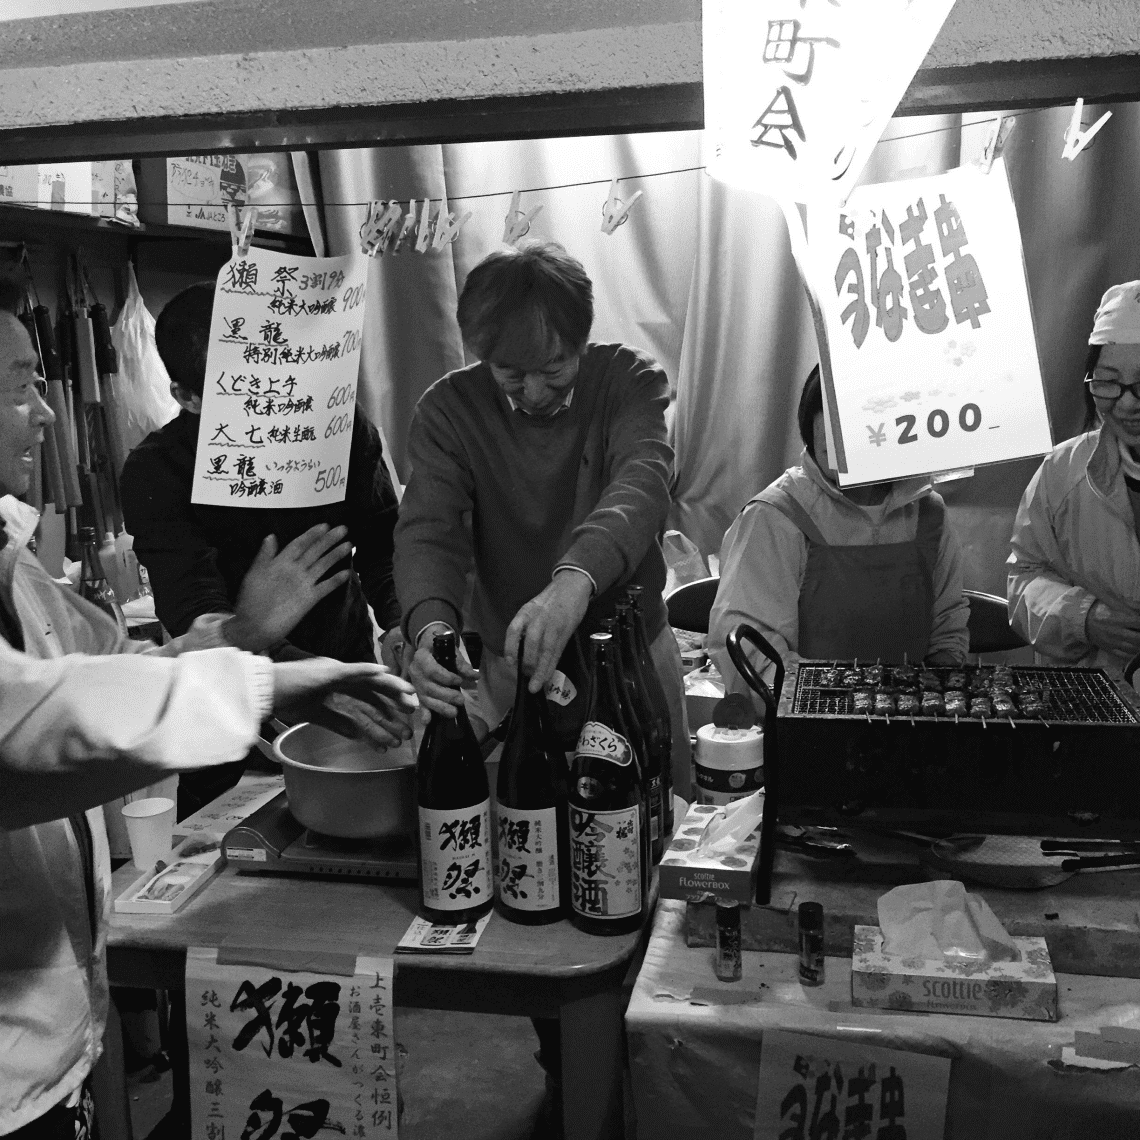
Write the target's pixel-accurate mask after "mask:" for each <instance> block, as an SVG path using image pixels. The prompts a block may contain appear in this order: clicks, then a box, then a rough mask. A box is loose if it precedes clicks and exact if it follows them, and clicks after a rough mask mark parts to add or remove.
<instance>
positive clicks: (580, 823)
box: [570, 804, 642, 918]
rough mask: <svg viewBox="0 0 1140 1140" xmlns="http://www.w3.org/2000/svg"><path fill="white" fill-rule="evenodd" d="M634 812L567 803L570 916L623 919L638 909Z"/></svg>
mask: <svg viewBox="0 0 1140 1140" xmlns="http://www.w3.org/2000/svg"><path fill="white" fill-rule="evenodd" d="M640 810H641V809H640V808H638V807H636V806H634V807H629V808H621V809H619V810H618V811H584V810H583V809H582V808H579V807H575V806H574V805H573V804H571V805H570V904H571V906H573V908H574V911H575V913H576V914H580V915H582V916H584V917H586V918H628V917H629V916H630V915H633V914H637V912H638V911H640V910H641V858H642V849H641V844H642V839H641V820H640Z"/></svg>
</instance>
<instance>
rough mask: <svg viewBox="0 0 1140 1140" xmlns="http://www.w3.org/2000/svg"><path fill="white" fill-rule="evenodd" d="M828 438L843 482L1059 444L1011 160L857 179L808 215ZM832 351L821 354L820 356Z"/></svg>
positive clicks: (979, 460)
mask: <svg viewBox="0 0 1140 1140" xmlns="http://www.w3.org/2000/svg"><path fill="white" fill-rule="evenodd" d="M808 228H809V233H808V237H809V242H808V253H807V258H808V265H807V274H806V275H807V278H808V283H809V286H810V292H811V294H812V296H813V308H814V310H815V314H816V318H817V326H818V327H817V332H819V333H820V343H821V358H822V360H823V364H824V367H823V369H822V372H823V380H824V392H825V397H826V400H825V405H826V410H827V413H828V414H827V416H826V417H825V419H826V420H827V427H828V433H827V443H828V451H829V453H830V456H831V459H832V462H833V465H834V467H835V468H836V469H837V470H838V473H839V482H840V484H842V485H845V486H846V485H850V484H857V483H871V482H877V481H881V480H888V479H898V478H902V477H905V476H909V475H922V474H928V473H931V472H939V471H950V470H956V469H960V468H964V467H973V466H976V465H979V464H983V463H996V462H999V461H1002V460H1007V459H1020V458H1023V457H1025V456H1030V455H1041V454H1043V453H1045V452H1047V451H1048V450H1049V449H1050V448H1051V447H1052V445H1053V443H1052V436H1051V434H1050V429H1049V417H1048V414H1047V411H1046V406H1045V392H1044V388H1043V386H1042V381H1041V367H1040V362H1039V360H1038V356H1037V344H1036V340H1035V338H1034V332H1033V318H1032V314H1031V312H1030V307H1029V291H1028V288H1027V286H1026V280H1025V266H1024V262H1023V258H1022V248H1021V233H1020V230H1019V228H1018V223H1017V213H1016V211H1015V209H1014V204H1013V197H1012V195H1011V194H1010V189H1009V181H1008V178H1007V177H1006V171H1005V165H1004V163H1003V161H1002V160H1001V159H999V160H998V161H997V162H995V163H994V166H993V169H992V170H991V171H990V173H988V174H986V173H983V171H982V170H981V169H980V168H979V167H976V166H966V167H960V168H958V169H956V170H951V171H948V172H947V173H945V174H939V175H936V176H934V177H931V178H917V179H910V180H906V181H901V182H888V183H884V184H881V185H876V186H862V187H859V188H858V189H857V190H855V192H854V193H853V194H852V195H851V197H850V199H849V200H848V201H847V204H846V205H845V206H844V207H843V208H842V209H840V210H838V211H836V212H831V211H827V210H822V211H819V212H815V211H813V212H812V213H811V215H810V217H809V227H808ZM825 350H826V351H825Z"/></svg>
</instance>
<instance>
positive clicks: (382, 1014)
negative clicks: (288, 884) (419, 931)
mask: <svg viewBox="0 0 1140 1140" xmlns="http://www.w3.org/2000/svg"><path fill="white" fill-rule="evenodd" d="M217 957H218V953H217V951H216V950H213V949H208V948H203V947H197V946H192V947H190V948H189V949H188V951H187V954H186V1027H187V1039H188V1043H189V1047H190V1106H191V1123H192V1131H191V1135H192V1136H193V1140H227V1137H228V1140H309V1138H311V1137H314V1136H318V1135H320V1136H326V1135H339V1136H343V1137H347V1138H348V1140H379V1138H381V1137H383V1138H384V1140H388V1138H394V1137H396V1136H397V1135H398V1127H397V1105H396V1039H395V1034H394V1029H393V1021H392V960H391V958H365V957H360V958H357V959H356V969H355V973H354V974H352V975H347V974H345V975H339V974H333V975H329V976H325V975H321V974H313V973H307V972H293V971H288V970H281V969H277V968H275V967H267V966H251V965H244V964H235V965H219V963H218V961H217Z"/></svg>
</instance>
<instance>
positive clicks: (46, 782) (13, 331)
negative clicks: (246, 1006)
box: [0, 282, 415, 1140]
mask: <svg viewBox="0 0 1140 1140" xmlns="http://www.w3.org/2000/svg"><path fill="white" fill-rule="evenodd" d="M16 296H18V295H13V291H12V289H11V287H10V286H7V285H6V284H5V283H3V282H0V1136H5V1137H12V1136H17V1137H19V1138H20V1140H43V1138H46V1137H54V1136H64V1135H66V1136H67V1137H68V1140H72V1138H73V1137H74V1138H75V1140H80V1138H86V1136H87V1135H88V1134H89V1130H90V1125H91V1115H92V1109H91V1099H90V1095H89V1092H88V1090H87V1080H88V1077H89V1075H90V1072H91V1068H92V1066H93V1065H94V1064H95V1062H96V1061H97V1060H98V1058H99V1054H100V1051H101V1048H102V1044H101V1043H102V1038H103V1030H104V1028H105V1025H106V1017H107V1001H108V996H107V976H106V963H105V947H106V932H107V921H108V917H109V914H110V903H111V900H110V860H109V855H108V850H107V840H106V834H105V832H104V828H103V815H102V810H101V807H100V805H101V804H103V803H104V802H106V801H108V800H111V799H114V798H116V797H118V796H121V795H123V794H124V793H126V792H129V791H133V790H135V789H137V788H140V787H143V786H145V785H147V784H149V783H152V782H154V780H155V779H156V778H158V777H159V776H161V774H162V773H164V772H169V771H176V770H179V769H185V768H191V767H195V768H196V767H202V766H205V765H211V764H224V763H227V762H229V761H233V760H238V759H240V758H241V757H242V756H244V755H245V753H246V752H247V751H248V750H249V748H250V747H251V745H252V743H253V741H254V739H255V738H256V736H257V730H258V725H259V724H260V722H261V721H262V719H263V718H264V717H265V716H267V715H268V713H269V711H270V709H271V708H281V707H286V706H288V705H290V704H295V703H297V702H300V701H302V700H307V699H312V698H316V699H320V698H321V697H322V696H323V695H325V694H327V693H328V692H330V691H331V690H333V689H336V690H343V691H350V692H351V693H352V694H353V695H355V696H358V697H363V698H365V699H372V700H376V701H382V700H384V699H385V698H388V699H393V698H394V699H397V700H399V701H401V702H402V703H404V704H406V705H408V706H414V703H415V702H414V697H412V696H411V695H410V694H411V691H412V690H411V686H410V685H408V684H407V683H406V682H404V681H401V680H399V679H398V678H396V677H393V676H391V675H389V674H388V673H387V672H386V670H385V669H384V668H383V666H380V665H374V664H371V663H365V664H342V663H341V662H339V661H331V660H329V659H327V658H311V659H308V660H305V661H295V662H289V663H287V664H274V663H273V662H271V661H270V660H268V659H267V658H264V657H259V656H255V655H254V654H251V653H245V652H242V651H240V650H237V649H234V648H230V647H228V646H227V643H226V640H225V628H226V625H225V623H226V622H227V621H229V620H234V619H233V618H231V617H228V616H226V617H223V616H218V617H217V618H216V619H215V620H211V619H210V618H203V619H199V623H198V624H197V625H196V626H195V628H194V629H192V630H191V631H190V632H189V633H188V634H186V635H185V636H184V637H182V638H179V639H178V640H177V641H175V642H172V643H171V644H169V645H167V646H164V647H163V648H162V649H157V648H153V647H151V648H146V647H144V646H142V645H140V644H138V643H134V642H130V641H128V640H126V639H125V638H124V637H123V636H122V635H121V634H120V633H119V631H118V629H117V627H116V625H115V623H114V622H113V621H111V620H110V619H109V618H108V617H107V616H106V615H105V614H104V613H103V612H102V611H100V610H99V609H97V608H96V607H94V606H92V605H89V604H88V603H87V602H85V601H83V600H82V599H81V598H79V597H78V596H77V595H75V594H74V593H72V592H70V591H68V590H65V589H62V588H60V587H59V586H58V585H57V584H56V583H55V582H54V581H53V580H52V579H51V578H50V577H49V576H48V574H47V573H46V571H44V569H43V568H42V567H41V566H40V564H39V562H38V561H37V560H36V558H35V557H34V556H33V555H32V554H31V553H30V552H29V551H28V549H27V543H28V539H29V537H30V536H31V534H32V532H33V531H34V530H35V526H36V522H37V518H38V516H37V514H36V512H35V511H34V510H32V509H31V508H30V507H28V506H26V505H25V504H23V503H21V502H20V501H19V500H18V498H17V496H19V495H22V494H24V493H25V492H26V491H27V488H28V485H29V481H30V478H31V473H32V465H33V463H34V462H36V461H37V460H36V452H35V448H36V445H37V444H38V443H39V442H40V441H41V440H42V437H43V431H44V429H45V428H46V427H50V425H51V424H52V422H53V418H54V417H53V416H52V413H51V410H50V409H49V408H48V406H47V404H46V403H45V402H44V400H43V396H42V381H41V380H40V379H39V377H38V376H37V374H36V355H35V353H34V351H33V349H32V346H31V341H30V340H29V338H28V334H27V332H26V331H25V329H24V328H23V326H22V325H21V324H20V322H19V321H18V320H17V319H16V317H15V316H14V315H13V314H12V308H13V302H14V300H15V299H16ZM341 537H343V536H342V535H341V534H339V533H338V532H327V531H326V529H325V528H314V531H312V532H308V533H307V534H306V535H304V536H302V538H301V539H298V540H296V541H295V542H294V543H292V544H290V546H289V547H287V548H286V549H285V550H284V551H282V552H281V555H279V556H277V557H273V555H274V554H275V549H274V548H272V547H267V549H266V557H265V558H263V559H261V565H260V566H259V567H258V570H259V572H260V573H261V577H260V578H259V580H258V581H259V588H258V589H256V590H254V591H253V593H254V594H256V595H257V599H256V604H253V605H252V606H251V610H252V611H255V612H256V613H257V614H258V615H259V617H260V619H262V620H263V622H264V624H263V626H262V627H261V628H263V630H264V634H265V636H264V641H265V644H266V645H268V644H270V643H271V642H273V641H274V640H276V638H278V637H281V636H283V635H284V632H287V629H288V628H289V627H290V626H291V623H293V622H295V621H296V620H298V618H299V617H300V616H301V614H303V613H304V612H306V611H307V609H308V608H309V607H310V606H311V605H312V604H313V603H314V602H315V601H316V600H317V599H318V598H319V597H321V596H323V595H324V594H325V593H327V592H328V591H329V590H330V589H333V588H335V585H336V584H338V583H337V577H336V576H335V575H334V576H333V577H330V578H328V579H326V580H325V581H321V578H322V576H323V574H324V573H325V571H326V570H327V568H328V567H329V566H330V565H332V564H333V562H335V560H336V559H338V558H340V557H341V556H342V554H343V551H340V550H338V549H332V548H333V547H334V545H335V543H336V542H338V541H339V539H340V538H341ZM247 581H248V580H247ZM267 593H271V594H273V595H274V597H266V594H267ZM278 599H279V600H278ZM298 610H300V613H298V612H297V611H298ZM282 627H284V629H283V628H282Z"/></svg>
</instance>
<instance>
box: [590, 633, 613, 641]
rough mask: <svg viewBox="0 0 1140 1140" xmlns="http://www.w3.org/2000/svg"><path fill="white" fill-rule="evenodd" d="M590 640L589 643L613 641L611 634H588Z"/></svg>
mask: <svg viewBox="0 0 1140 1140" xmlns="http://www.w3.org/2000/svg"><path fill="white" fill-rule="evenodd" d="M590 640H591V641H612V640H613V634H612V633H591V634H590Z"/></svg>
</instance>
